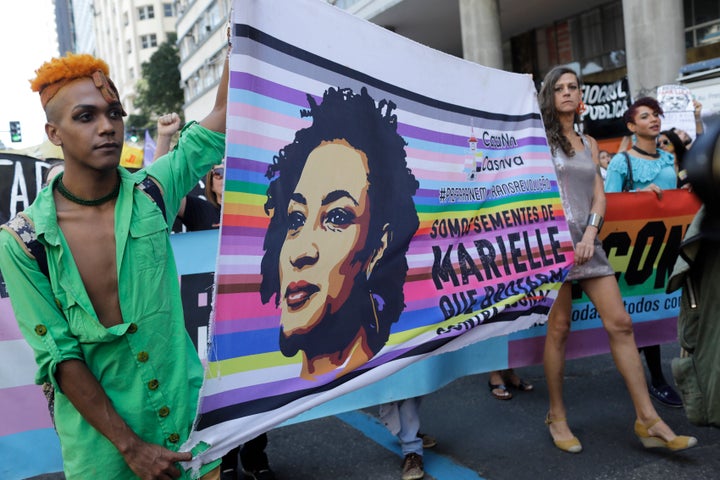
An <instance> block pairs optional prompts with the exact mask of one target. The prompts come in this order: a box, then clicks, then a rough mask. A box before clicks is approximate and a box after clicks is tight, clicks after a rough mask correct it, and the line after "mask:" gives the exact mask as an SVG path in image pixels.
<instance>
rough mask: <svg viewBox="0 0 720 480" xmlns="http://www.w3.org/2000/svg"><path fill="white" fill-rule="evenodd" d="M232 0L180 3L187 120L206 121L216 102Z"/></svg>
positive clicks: (180, 32) (179, 38) (185, 1)
mask: <svg viewBox="0 0 720 480" xmlns="http://www.w3.org/2000/svg"><path fill="white" fill-rule="evenodd" d="M231 6H232V2H231V0H179V1H178V2H177V9H178V21H177V33H178V49H179V51H180V81H181V83H182V88H183V91H184V92H185V112H184V113H185V115H184V118H186V119H200V118H203V117H204V116H205V115H207V113H208V112H209V111H210V109H211V108H212V106H213V104H214V103H215V92H216V90H217V84H218V81H219V80H220V75H221V74H222V67H223V62H224V60H225V54H226V49H227V47H226V46H227V40H228V39H227V26H228V20H229V17H230V8H231Z"/></svg>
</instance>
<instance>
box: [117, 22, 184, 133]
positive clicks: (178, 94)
mask: <svg viewBox="0 0 720 480" xmlns="http://www.w3.org/2000/svg"><path fill="white" fill-rule="evenodd" d="M176 40H177V35H176V34H175V33H168V38H167V40H166V41H165V42H164V43H162V44H161V45H160V46H159V47H158V49H157V51H156V52H155V53H153V54H152V56H151V57H150V60H149V61H147V62H144V63H143V64H142V78H141V79H140V81H138V83H137V85H136V87H135V88H136V90H137V97H136V98H135V106H136V107H137V108H138V109H139V110H140V114H139V115H131V116H130V118H128V126H130V127H136V128H138V129H145V128H148V129H151V130H152V129H154V128H155V121H156V119H157V117H159V116H160V115H164V114H165V113H169V112H178V113H181V112H182V107H183V103H184V101H185V98H184V95H183V91H182V88H180V68H179V65H180V54H179V53H178V49H177V46H176V44H175V42H176ZM136 122H137V123H136Z"/></svg>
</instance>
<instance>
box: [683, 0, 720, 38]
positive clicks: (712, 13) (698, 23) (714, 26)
mask: <svg viewBox="0 0 720 480" xmlns="http://www.w3.org/2000/svg"><path fill="white" fill-rule="evenodd" d="M683 6H684V8H685V47H686V48H692V47H702V46H704V45H709V44H711V43H716V42H720V2H718V1H717V0H685V1H684V2H683Z"/></svg>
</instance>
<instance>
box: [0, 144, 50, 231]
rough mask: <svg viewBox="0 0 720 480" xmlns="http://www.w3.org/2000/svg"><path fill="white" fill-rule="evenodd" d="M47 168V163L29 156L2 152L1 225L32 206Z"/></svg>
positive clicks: (0, 174) (0, 160)
mask: <svg viewBox="0 0 720 480" xmlns="http://www.w3.org/2000/svg"><path fill="white" fill-rule="evenodd" d="M47 167H48V163H47V162H43V161H41V160H38V159H36V158H33V157H29V156H27V155H18V154H14V153H8V152H0V224H2V223H5V222H7V221H8V220H10V219H11V218H13V217H14V216H15V215H17V213H18V212H21V211H23V210H24V209H25V208H27V207H29V206H30V203H32V201H33V199H35V195H37V192H38V191H39V190H40V186H41V184H42V176H43V175H42V173H43V170H44V169H46V168H47Z"/></svg>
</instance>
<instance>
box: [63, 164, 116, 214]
mask: <svg viewBox="0 0 720 480" xmlns="http://www.w3.org/2000/svg"><path fill="white" fill-rule="evenodd" d="M63 173H65V172H60V173H59V174H58V179H57V182H55V187H56V188H57V191H58V192H60V195H62V196H63V197H65V198H67V199H68V200H70V201H71V202H73V203H77V204H78V205H84V206H86V207H97V206H98V205H102V204H103V203H107V202H109V201H110V200H112V199H114V198H117V196H118V194H119V193H120V178H119V177H118V181H117V185H115V188H114V189H113V190H112V192H110V193H108V194H107V195H105V196H104V197H100V198H98V199H95V200H85V199H84V198H80V197H76V196H75V195H73V194H72V193H71V192H70V190H68V189H67V187H66V186H65V184H64V183H63V181H62V177H63Z"/></svg>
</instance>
